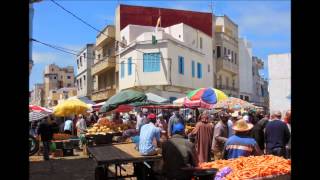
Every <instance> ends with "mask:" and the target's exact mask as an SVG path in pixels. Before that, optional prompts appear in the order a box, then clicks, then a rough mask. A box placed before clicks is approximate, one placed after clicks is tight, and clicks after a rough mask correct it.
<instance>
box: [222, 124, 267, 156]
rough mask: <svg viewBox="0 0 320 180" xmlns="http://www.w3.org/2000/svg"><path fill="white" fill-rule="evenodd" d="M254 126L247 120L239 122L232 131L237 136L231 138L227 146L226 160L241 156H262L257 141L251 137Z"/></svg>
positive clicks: (225, 151)
mask: <svg viewBox="0 0 320 180" xmlns="http://www.w3.org/2000/svg"><path fill="white" fill-rule="evenodd" d="M252 127H253V125H252V124H251V123H247V121H246V120H244V119H240V120H238V121H237V122H236V123H235V125H234V126H233V127H232V129H233V130H234V131H235V135H233V136H231V137H230V138H229V139H228V140H227V142H226V145H225V149H224V159H231V158H238V157H240V156H245V157H247V156H251V155H255V156H257V155H262V151H261V150H260V148H259V146H258V144H257V142H256V140H254V139H253V138H251V137H250V134H249V132H250V130H251V129H252Z"/></svg>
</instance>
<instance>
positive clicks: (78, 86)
mask: <svg viewBox="0 0 320 180" xmlns="http://www.w3.org/2000/svg"><path fill="white" fill-rule="evenodd" d="M77 88H78V90H79V89H80V85H79V80H78V79H77Z"/></svg>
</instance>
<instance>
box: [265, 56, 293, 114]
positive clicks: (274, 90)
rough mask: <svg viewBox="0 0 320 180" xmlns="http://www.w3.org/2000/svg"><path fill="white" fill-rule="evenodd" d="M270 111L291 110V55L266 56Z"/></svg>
mask: <svg viewBox="0 0 320 180" xmlns="http://www.w3.org/2000/svg"><path fill="white" fill-rule="evenodd" d="M268 71H269V103H270V111H274V110H279V111H282V112H283V113H285V111H287V110H289V109H291V53H287V54H272V55H269V56H268Z"/></svg>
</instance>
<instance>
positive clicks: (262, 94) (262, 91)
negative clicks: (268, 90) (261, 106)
mask: <svg viewBox="0 0 320 180" xmlns="http://www.w3.org/2000/svg"><path fill="white" fill-rule="evenodd" d="M261 96H264V89H263V86H262V85H261Z"/></svg>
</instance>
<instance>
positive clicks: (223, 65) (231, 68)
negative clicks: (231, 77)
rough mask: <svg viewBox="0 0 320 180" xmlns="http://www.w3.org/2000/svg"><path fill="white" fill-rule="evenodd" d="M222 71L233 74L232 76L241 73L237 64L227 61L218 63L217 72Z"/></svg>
mask: <svg viewBox="0 0 320 180" xmlns="http://www.w3.org/2000/svg"><path fill="white" fill-rule="evenodd" d="M221 69H223V70H225V71H228V72H231V73H232V74H238V72H239V67H238V66H237V64H234V63H233V62H231V61H228V60H226V59H219V60H218V61H217V70H218V71H219V70H221Z"/></svg>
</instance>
